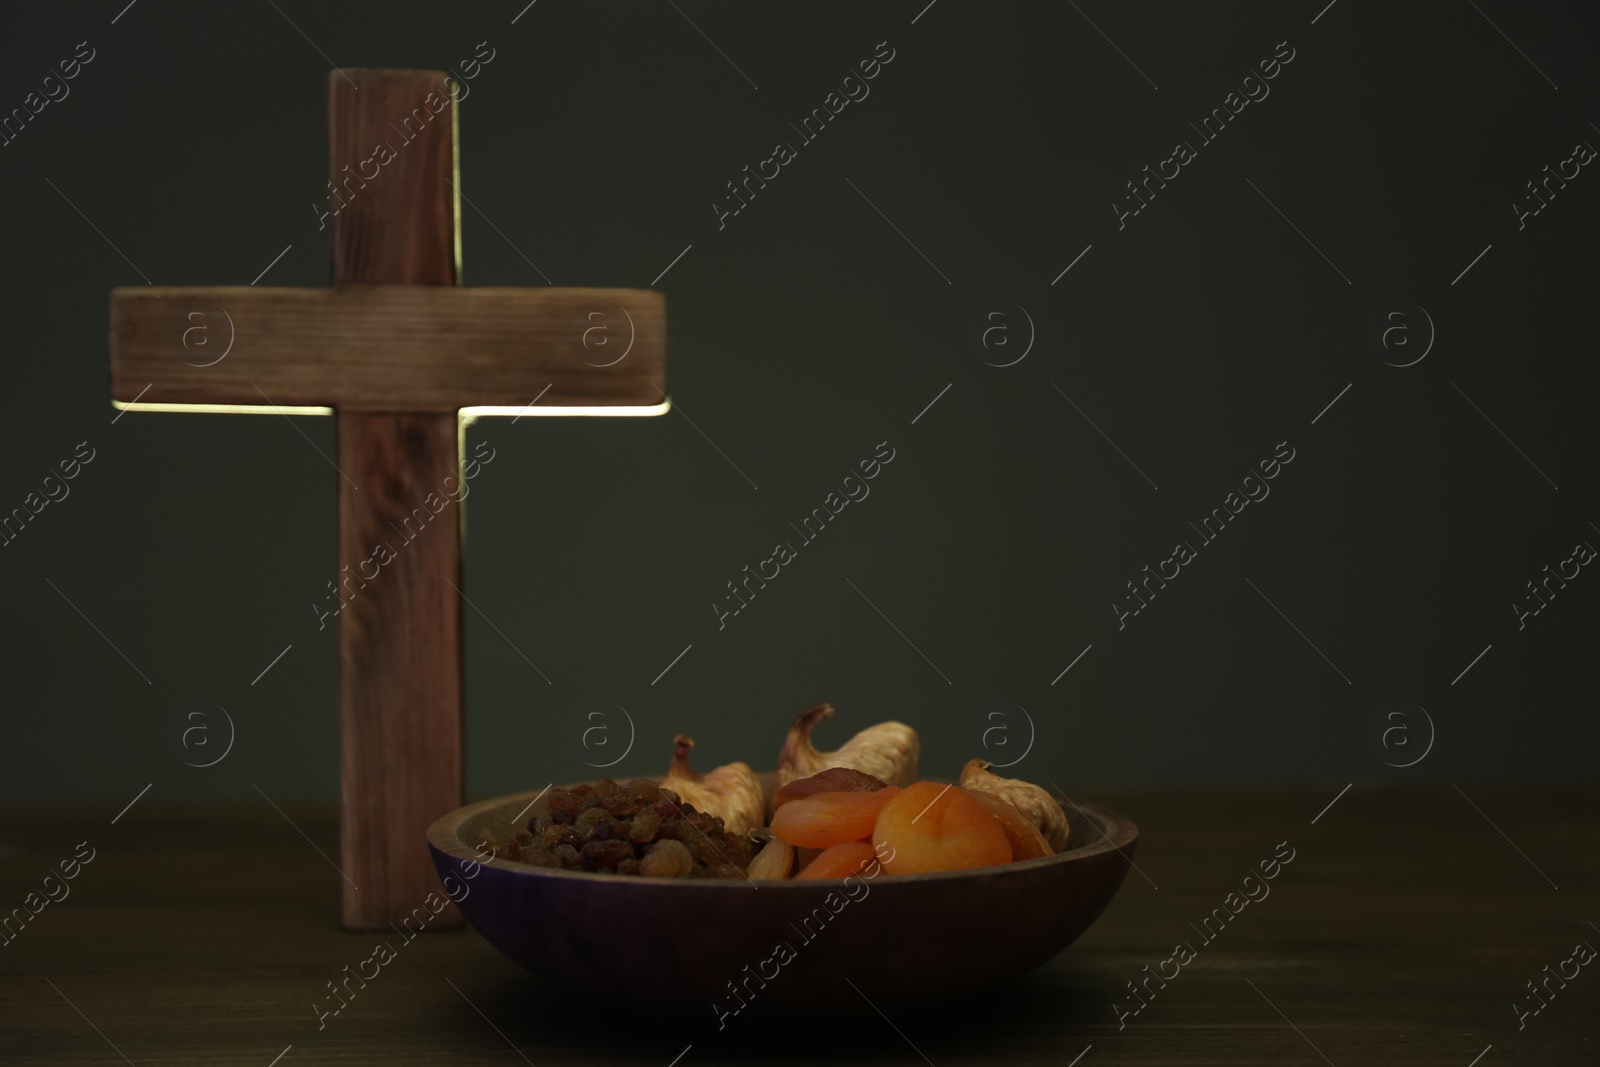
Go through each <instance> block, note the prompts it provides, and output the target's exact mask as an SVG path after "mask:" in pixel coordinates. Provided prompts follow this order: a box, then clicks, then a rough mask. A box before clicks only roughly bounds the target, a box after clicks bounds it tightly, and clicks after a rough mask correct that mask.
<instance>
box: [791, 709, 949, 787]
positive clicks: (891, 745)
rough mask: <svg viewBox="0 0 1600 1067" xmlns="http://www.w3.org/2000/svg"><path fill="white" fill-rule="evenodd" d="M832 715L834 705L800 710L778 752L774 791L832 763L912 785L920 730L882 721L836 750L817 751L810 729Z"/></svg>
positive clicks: (915, 771)
mask: <svg viewBox="0 0 1600 1067" xmlns="http://www.w3.org/2000/svg"><path fill="white" fill-rule="evenodd" d="M832 716H833V705H831V704H818V705H817V706H816V707H814V708H812V709H811V710H810V711H805V712H801V714H800V715H799V716H798V717H797V718H796V719H795V721H794V725H793V726H791V727H790V728H789V736H788V737H787V738H786V739H785V740H784V742H783V751H782V752H780V753H779V754H778V772H777V774H776V775H774V776H773V781H772V786H773V789H774V791H777V790H781V789H783V787H784V786H786V785H788V784H789V783H790V782H792V781H794V780H795V779H797V778H809V777H811V776H812V775H814V774H816V773H818V772H819V771H825V770H827V769H828V768H830V767H847V768H850V769H851V770H857V771H864V772H865V773H867V774H870V775H873V776H874V777H876V778H880V779H882V780H883V781H884V782H885V783H886V784H888V785H909V784H910V783H911V782H912V781H914V780H915V779H916V777H917V754H918V752H919V751H920V745H919V744H918V742H917V732H916V731H915V730H913V729H912V728H911V727H909V726H907V725H906V724H905V723H903V722H880V723H879V724H878V725H876V726H869V727H867V728H866V729H865V730H862V731H861V732H860V733H858V734H856V735H855V736H854V737H852V738H851V739H850V740H848V741H846V742H845V743H844V744H843V745H841V746H840V747H839V748H838V749H836V750H835V751H833V752H818V751H817V749H816V746H814V745H813V744H812V743H811V731H812V730H814V729H816V726H817V724H818V723H819V722H821V721H822V720H823V719H827V718H831V717H832Z"/></svg>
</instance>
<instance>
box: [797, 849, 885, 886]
mask: <svg viewBox="0 0 1600 1067" xmlns="http://www.w3.org/2000/svg"><path fill="white" fill-rule="evenodd" d="M875 855H876V854H875V853H874V852H873V850H872V846H871V845H869V844H868V843H867V842H865V841H846V842H845V843H844V844H842V845H834V846H833V847H831V848H827V849H824V850H823V852H822V855H820V856H818V857H817V858H816V859H814V860H812V861H811V862H810V863H808V864H806V865H805V866H804V867H802V868H801V869H800V873H799V874H797V875H795V878H796V879H797V880H799V879H808V878H848V877H850V875H852V874H860V873H861V871H862V870H863V869H864V868H865V867H866V866H867V864H869V863H871V862H872V861H873V859H874V858H875Z"/></svg>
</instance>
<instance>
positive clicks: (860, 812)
mask: <svg viewBox="0 0 1600 1067" xmlns="http://www.w3.org/2000/svg"><path fill="white" fill-rule="evenodd" d="M899 792H900V789H899V788H898V787H896V786H892V785H891V786H885V787H884V788H882V789H880V790H878V791H877V792H875V793H814V794H812V795H811V796H809V797H801V798H800V799H799V800H795V801H791V802H790V803H788V804H785V805H784V806H783V807H782V808H780V809H778V814H776V815H774V816H773V817H772V832H773V833H774V834H776V835H777V836H778V837H779V838H780V839H781V840H784V841H787V842H789V844H791V845H799V846H801V847H803V848H831V847H832V846H834V845H842V844H844V843H845V842H847V841H860V840H861V839H862V838H864V837H870V836H871V835H872V829H873V827H874V826H876V825H877V822H878V813H879V812H881V811H882V810H883V806H884V805H885V804H887V803H888V802H889V800H890V798H891V797H893V796H894V795H895V794H896V793H899Z"/></svg>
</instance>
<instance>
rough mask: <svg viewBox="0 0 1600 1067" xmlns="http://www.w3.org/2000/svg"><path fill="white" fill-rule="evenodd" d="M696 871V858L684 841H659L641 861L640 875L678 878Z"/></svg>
mask: <svg viewBox="0 0 1600 1067" xmlns="http://www.w3.org/2000/svg"><path fill="white" fill-rule="evenodd" d="M692 870H694V857H693V856H691V855H690V854H689V850H688V849H687V848H685V847H684V844H683V842H682V841H657V842H656V843H655V844H653V845H651V846H650V851H649V852H648V853H646V854H645V857H644V858H643V859H642V860H640V861H639V873H640V874H643V875H648V876H650V877H652V878H660V877H666V878H676V877H678V876H679V875H684V874H688V873H689V872H690V871H692Z"/></svg>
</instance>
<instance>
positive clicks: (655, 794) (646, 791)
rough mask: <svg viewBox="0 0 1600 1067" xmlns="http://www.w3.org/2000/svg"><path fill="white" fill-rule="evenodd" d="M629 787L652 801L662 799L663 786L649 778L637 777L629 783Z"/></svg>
mask: <svg viewBox="0 0 1600 1067" xmlns="http://www.w3.org/2000/svg"><path fill="white" fill-rule="evenodd" d="M628 788H629V789H631V790H633V791H634V792H635V793H638V794H639V795H640V796H642V797H644V798H645V800H647V801H650V802H651V803H654V802H655V801H657V800H660V799H661V787H660V786H659V785H657V784H656V783H654V782H652V781H651V780H650V779H648V778H635V779H634V780H633V781H631V782H629V783H628Z"/></svg>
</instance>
